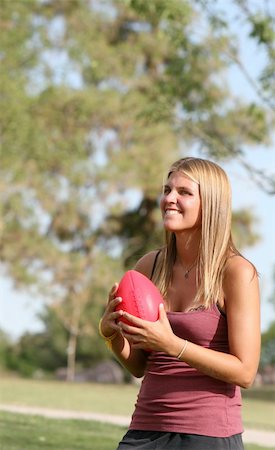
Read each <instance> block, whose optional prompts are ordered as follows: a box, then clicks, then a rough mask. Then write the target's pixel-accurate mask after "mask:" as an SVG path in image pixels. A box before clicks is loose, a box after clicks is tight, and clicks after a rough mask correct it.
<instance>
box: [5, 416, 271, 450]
mask: <svg viewBox="0 0 275 450" xmlns="http://www.w3.org/2000/svg"><path fill="white" fill-rule="evenodd" d="M124 433H125V428H122V427H119V426H115V425H110V424H106V425H105V424H101V423H97V422H92V421H81V420H58V419H46V418H43V417H38V416H25V415H20V414H11V413H0V442H1V444H0V449H1V450H114V449H116V447H117V444H118V442H119V441H120V439H121V438H122V436H123V435H124ZM245 450H275V448H274V447H273V448H271V447H269V448H267V447H262V446H258V445H254V444H246V445H245Z"/></svg>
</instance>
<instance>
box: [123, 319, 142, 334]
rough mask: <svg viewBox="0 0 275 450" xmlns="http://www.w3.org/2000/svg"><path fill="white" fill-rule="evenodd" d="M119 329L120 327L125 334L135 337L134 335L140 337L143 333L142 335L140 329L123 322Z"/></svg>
mask: <svg viewBox="0 0 275 450" xmlns="http://www.w3.org/2000/svg"><path fill="white" fill-rule="evenodd" d="M119 327H120V329H121V331H122V333H123V334H124V333H128V334H130V335H131V336H133V335H139V336H140V335H141V333H140V332H141V329H140V328H137V327H133V326H131V325H128V324H127V323H124V322H122V321H120V322H119Z"/></svg>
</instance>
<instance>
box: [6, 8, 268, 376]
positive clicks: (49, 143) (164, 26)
mask: <svg viewBox="0 0 275 450" xmlns="http://www.w3.org/2000/svg"><path fill="white" fill-rule="evenodd" d="M268 3H269V2H265V5H261V4H259V5H257V6H256V8H255V6H253V5H254V2H253V5H252V2H250V1H249V0H247V1H241V0H239V1H235V2H234V4H235V14H236V20H239V21H240V23H242V22H244V21H246V23H248V24H249V26H250V36H249V38H250V39H252V40H254V41H255V42H257V45H259V46H261V48H263V49H264V52H265V53H266V64H265V65H264V67H263V70H262V73H261V75H260V77H259V79H258V80H252V79H251V78H250V76H249V71H248V69H247V68H246V67H245V64H244V63H243V62H242V60H241V59H240V55H239V49H238V38H237V36H235V35H233V34H232V31H231V29H230V24H229V21H228V20H227V18H226V17H227V16H226V14H225V11H224V9H222V7H220V6H219V4H220V3H219V2H217V3H216V2H215V3H213V2H210V1H202V0H201V1H199V0H198V1H195V0H193V1H191V0H190V1H187V0H182V1H180V0H155V1H154V2H148V1H146V0H113V1H111V0H105V1H96V0H45V1H39V0H25V1H20V0H17V1H14V2H10V1H8V0H2V4H1V30H2V31H1V35H2V38H1V43H0V45H1V50H0V52H1V59H2V65H3V68H4V70H2V71H1V73H0V84H1V122H2V128H1V167H0V192H1V206H0V207H1V213H2V214H1V216H2V218H1V223H0V229H1V234H2V239H1V247H0V248H1V261H2V263H3V266H4V267H5V270H6V274H7V276H9V277H11V278H12V279H13V280H14V283H15V285H16V286H17V287H18V288H22V289H29V291H30V292H31V293H32V294H33V295H34V296H36V295H39V296H43V297H44V298H45V300H46V302H47V308H50V309H49V310H47V311H48V312H47V314H49V316H47V317H48V319H46V318H45V320H44V323H45V326H46V332H45V333H46V334H47V333H48V339H51V340H55V339H57V340H58V335H59V333H57V332H56V328H53V329H52V328H51V325H50V324H52V323H53V322H54V320H57V321H58V323H59V324H60V326H61V328H62V329H63V332H62V333H63V334H62V333H61V334H62V336H63V337H62V339H61V342H62V344H58V352H61V353H62V352H63V353H62V354H63V356H64V355H67V356H66V358H67V363H66V364H67V367H68V371H67V378H68V379H70V380H72V379H73V378H74V374H75V367H76V360H77V358H78V360H80V359H81V358H82V362H83V361H84V359H85V358H86V357H87V356H85V357H84V356H83V354H82V356H81V348H83V345H84V344H83V345H82V344H81V342H84V340H87V339H90V341H89V342H90V344H91V348H90V358H91V361H94V360H96V359H99V358H100V357H102V356H103V355H104V354H106V353H105V349H104V346H103V344H102V343H101V342H98V338H97V332H96V328H97V322H98V318H99V316H100V314H101V310H102V308H103V305H104V303H105V301H106V295H107V292H108V289H109V287H110V286H111V284H112V283H113V281H114V280H117V279H119V277H120V276H121V275H122V273H123V271H124V270H125V269H126V268H129V267H130V266H131V265H132V264H133V262H134V261H136V260H137V258H139V257H140V256H141V255H142V254H144V252H146V251H148V250H150V249H152V248H155V247H157V246H159V245H161V242H162V228H161V220H160V215H159V211H158V198H159V194H160V191H161V184H162V181H163V177H164V176H165V171H166V170H167V167H168V166H169V164H170V163H171V162H172V161H174V160H175V159H176V158H178V157H181V156H184V155H187V154H190V153H192V152H196V153H197V154H199V155H201V156H202V157H208V158H211V159H213V160H216V161H220V162H224V161H228V160H231V159H235V160H237V161H238V162H239V163H240V164H241V165H243V166H244V167H245V168H246V169H247V170H248V171H249V172H250V173H251V176H253V177H254V178H255V182H256V183H258V184H259V185H260V187H261V188H262V189H264V190H265V191H266V192H267V193H268V194H274V192H275V186H274V178H273V177H272V176H270V175H268V174H263V173H262V171H261V169H259V168H251V167H250V166H249V164H248V163H247V161H246V159H245V153H246V151H247V149H248V150H249V151H257V146H258V145H259V144H264V145H266V146H267V145H269V144H270V143H271V142H272V130H273V124H274V102H273V98H274V95H272V94H274V83H273V81H274V73H275V70H274V29H273V28H272V23H274V20H273V19H274V17H273V18H272V17H271V15H270V10H269V8H268ZM232 65H237V66H238V67H239V68H240V69H241V70H242V71H243V73H244V75H245V76H246V77H247V78H248V81H249V82H250V83H251V84H252V85H253V88H254V89H255V93H256V94H257V96H258V99H259V101H255V100H253V101H251V102H249V101H247V100H244V99H243V98H242V97H241V95H240V96H238V97H236V95H234V94H233V92H232V91H231V89H230V86H229V83H228V82H227V78H226V76H227V72H228V70H229V68H230V67H232ZM234 235H235V238H236V241H237V242H238V244H239V246H240V247H243V246H246V245H252V244H254V243H255V242H256V241H257V239H258V238H259V236H258V234H257V232H256V230H255V217H254V216H253V214H252V213H251V212H249V211H245V210H241V211H236V212H235V213H234ZM47 314H46V315H47ZM52 315H54V317H55V319H52V320H49V317H53V316H52ZM45 317H46V316H45ZM51 330H52V331H51ZM53 330H55V331H53ZM55 334H56V338H55V336H53V335H55ZM50 335H51V337H50ZM24 339H25V341H24V343H23V344H24V345H23V344H22V345H23V346H24V348H28V346H29V344H28V343H29V341H30V339H29V338H28V337H26V338H24ZM35 339H37V348H41V346H43V345H45V344H43V342H44V341H43V339H46V338H45V336H44V337H43V339H42V338H41V337H40V338H38V337H37V338H35ZM39 339H40V340H39ZM45 342H46V341H45ZM47 342H49V341H47ZM85 342H87V341H85ZM95 343H97V344H98V345H95ZM51 345H54V343H52V344H51ZM60 345H61V347H60ZM85 345H86V344H85ZM86 347H87V346H86ZM51 348H52V347H51ZM61 348H62V350H61ZM58 352H57V354H61V353H58ZM82 353H83V352H82ZM84 353H85V352H84ZM25 354H26V355H28V353H27V350H26V353H25ZM53 354H55V351H53ZM41 358H42V354H41ZM46 359H47V358H46V356H45V360H46ZM60 362H61V363H64V358H63V359H62V358H61V360H60ZM35 364H36V363H35ZM41 364H42V363H41ZM83 364H84V362H83ZM85 364H86V363H85ZM42 365H43V364H42ZM26 371H28V368H26Z"/></svg>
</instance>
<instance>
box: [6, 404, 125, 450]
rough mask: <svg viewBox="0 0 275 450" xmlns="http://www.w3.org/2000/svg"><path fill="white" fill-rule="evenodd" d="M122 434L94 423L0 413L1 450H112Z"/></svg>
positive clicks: (122, 431) (120, 430)
mask: <svg viewBox="0 0 275 450" xmlns="http://www.w3.org/2000/svg"><path fill="white" fill-rule="evenodd" d="M124 433H125V429H123V428H121V427H119V426H114V425H109V424H108V425H107V426H106V425H105V424H101V423H97V422H87V421H81V420H57V419H45V418H43V417H38V416H25V415H20V414H10V413H0V442H1V444H0V449H1V450H92V449H93V450H114V449H115V448H116V447H117V444H118V442H119V441H120V439H121V437H122V436H123V434H124Z"/></svg>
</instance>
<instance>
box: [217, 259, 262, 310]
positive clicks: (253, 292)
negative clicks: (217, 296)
mask: <svg viewBox="0 0 275 450" xmlns="http://www.w3.org/2000/svg"><path fill="white" fill-rule="evenodd" d="M223 293H224V300H225V304H226V306H227V307H228V306H229V305H230V304H231V305H235V304H238V305H240V303H243V304H245V303H247V302H248V303H250V304H251V302H253V299H254V300H255V303H256V302H258V299H259V282H258V274H257V271H256V269H255V267H254V266H253V264H251V262H249V261H248V260H247V259H245V258H243V257H242V256H239V255H236V256H234V257H231V258H229V259H228V262H227V265H226V268H225V274H224V280H223Z"/></svg>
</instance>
